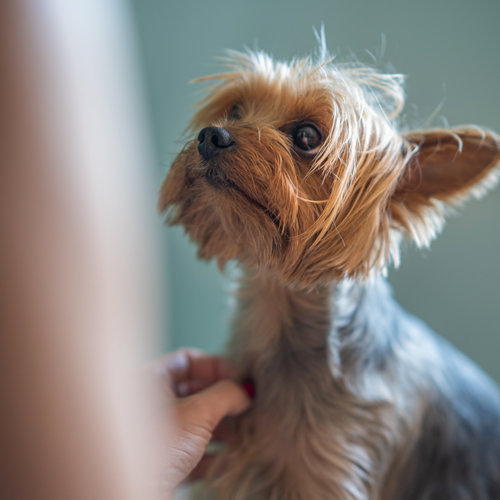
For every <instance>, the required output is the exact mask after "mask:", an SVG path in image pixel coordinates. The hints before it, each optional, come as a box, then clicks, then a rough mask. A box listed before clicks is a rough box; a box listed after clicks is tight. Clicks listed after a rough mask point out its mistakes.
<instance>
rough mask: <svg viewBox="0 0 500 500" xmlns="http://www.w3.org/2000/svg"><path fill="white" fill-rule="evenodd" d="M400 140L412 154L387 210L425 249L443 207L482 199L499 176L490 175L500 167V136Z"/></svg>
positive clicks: (456, 133)
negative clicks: (480, 196) (466, 200)
mask: <svg viewBox="0 0 500 500" xmlns="http://www.w3.org/2000/svg"><path fill="white" fill-rule="evenodd" d="M404 139H405V140H406V147H407V148H410V149H409V151H411V150H413V151H414V153H413V155H412V156H411V159H410V160H409V162H408V164H407V166H406V167H405V170H404V171H403V173H402V175H401V177H400V179H399V181H398V183H397V186H396V189H395V192H394V194H393V196H392V198H391V201H390V210H391V213H392V218H393V220H394V221H395V222H397V223H398V224H399V225H401V226H403V227H404V228H405V229H406V230H407V232H408V233H409V234H410V236H412V237H413V238H414V239H415V240H416V242H417V244H419V245H425V244H428V243H429V241H430V240H431V239H432V238H433V237H434V236H435V234H436V233H437V231H438V230H439V229H440V227H441V225H442V224H441V223H442V220H443V208H444V207H445V206H446V205H450V204H451V205H452V204H456V203H458V202H460V201H462V200H464V199H465V198H467V197H468V196H470V195H477V196H479V195H481V194H483V193H484V191H485V188H488V187H490V185H491V186H492V185H493V184H494V181H495V178H498V177H499V176H498V175H495V173H494V172H493V171H494V169H495V167H496V166H498V164H499V163H500V137H499V136H497V135H496V134H494V133H492V132H488V131H483V130H480V129H473V128H471V129H454V130H453V129H452V130H428V131H422V132H412V133H409V134H406V135H405V136H404ZM496 172H497V173H498V170H497V171H496Z"/></svg>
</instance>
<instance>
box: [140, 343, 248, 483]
mask: <svg viewBox="0 0 500 500" xmlns="http://www.w3.org/2000/svg"><path fill="white" fill-rule="evenodd" d="M149 370H151V372H152V373H154V374H155V376H156V378H157V379H158V380H159V381H160V383H161V385H162V389H163V391H164V392H165V393H166V396H167V398H168V400H169V401H168V402H169V405H168V407H169V410H168V411H170V412H171V414H172V418H171V420H173V423H174V425H175V428H174V431H173V432H170V436H171V437H170V440H169V441H170V442H168V443H167V445H166V446H167V450H166V453H165V455H164V456H166V463H165V462H164V463H163V466H164V467H166V469H167V476H168V483H169V485H168V487H169V488H170V490H171V491H173V490H174V489H175V487H177V486H178V485H179V484H180V483H181V482H183V481H185V480H186V479H187V478H188V477H189V478H200V477H203V475H204V473H205V471H206V469H207V467H208V465H209V462H210V460H211V459H212V458H213V457H211V456H203V455H204V452H205V449H206V446H207V444H208V443H209V442H210V440H211V439H212V436H213V435H214V431H215V430H216V428H217V426H218V424H219V423H220V421H221V420H222V419H223V418H224V417H227V416H235V415H238V414H240V413H242V412H244V411H245V410H247V409H248V408H249V406H250V398H249V397H248V395H247V393H246V392H245V391H244V390H243V389H242V388H241V387H240V386H238V385H237V384H236V383H235V382H233V381H232V380H230V376H231V371H230V368H229V366H228V365H227V363H226V362H225V361H224V360H223V359H222V358H220V357H215V356H209V355H207V354H205V353H203V352H201V351H197V350H194V349H181V350H178V351H175V352H173V353H170V354H167V355H166V356H164V357H163V358H160V359H159V360H157V361H154V362H153V363H151V364H150V365H149V366H148V371H149ZM218 434H219V436H220V435H221V432H219V433H218Z"/></svg>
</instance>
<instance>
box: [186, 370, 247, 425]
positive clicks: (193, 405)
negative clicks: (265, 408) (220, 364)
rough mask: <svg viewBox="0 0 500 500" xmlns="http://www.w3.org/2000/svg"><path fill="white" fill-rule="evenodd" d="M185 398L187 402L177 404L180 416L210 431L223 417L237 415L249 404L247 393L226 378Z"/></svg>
mask: <svg viewBox="0 0 500 500" xmlns="http://www.w3.org/2000/svg"><path fill="white" fill-rule="evenodd" d="M185 400H186V402H189V404H183V405H178V409H179V410H180V411H181V412H182V415H181V418H182V419H184V420H185V421H186V422H190V423H194V424H197V425H199V426H201V427H203V428H206V429H207V430H209V431H210V432H213V430H214V429H215V427H216V426H217V424H218V423H219V422H220V421H221V420H222V419H223V418H224V417H228V416H235V415H239V414H240V413H242V412H244V411H245V410H247V409H248V408H249V407H250V404H251V400H250V398H249V397H248V395H247V393H246V392H245V391H244V390H243V389H242V388H241V387H240V386H238V385H237V384H236V383H234V382H232V381H231V380H227V379H226V380H220V381H219V382H216V383H215V384H213V385H211V386H210V387H208V388H207V389H205V390H203V391H201V392H198V393H197V394H194V395H193V396H189V398H186V399H185ZM180 401H183V400H180Z"/></svg>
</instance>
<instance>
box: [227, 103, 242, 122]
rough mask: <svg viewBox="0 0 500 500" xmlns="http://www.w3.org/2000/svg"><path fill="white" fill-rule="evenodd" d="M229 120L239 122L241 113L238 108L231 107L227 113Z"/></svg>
mask: <svg viewBox="0 0 500 500" xmlns="http://www.w3.org/2000/svg"><path fill="white" fill-rule="evenodd" d="M229 118H230V119H231V120H241V112H240V108H239V106H237V105H236V106H233V109H232V110H231V113H229Z"/></svg>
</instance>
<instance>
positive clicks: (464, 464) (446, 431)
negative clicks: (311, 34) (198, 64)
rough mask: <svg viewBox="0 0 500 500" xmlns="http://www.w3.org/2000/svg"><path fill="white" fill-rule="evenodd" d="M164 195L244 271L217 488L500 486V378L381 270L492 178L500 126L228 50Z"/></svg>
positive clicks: (322, 63) (423, 496) (485, 489)
mask: <svg viewBox="0 0 500 500" xmlns="http://www.w3.org/2000/svg"><path fill="white" fill-rule="evenodd" d="M226 63H227V65H228V71H227V72H226V73H223V74H218V75H212V76H208V77H205V78H201V79H199V81H214V85H213V86H212V87H210V89H209V94H208V95H207V97H206V98H205V99H204V100H203V101H202V102H201V103H199V107H198V110H197V112H196V114H195V115H194V118H193V119H192V122H191V128H192V130H194V131H196V132H197V134H198V135H197V136H195V137H194V138H193V139H192V140H189V141H187V143H186V145H185V147H184V148H183V150H182V151H181V152H180V154H179V155H178V156H177V158H176V159H175V161H174V162H173V164H172V166H171V169H170V171H169V173H168V175H167V177H166V179H165V181H164V183H163V185H162V187H161V190H160V201H159V209H160V211H161V212H162V213H166V214H167V220H168V222H169V223H170V224H181V225H183V226H184V228H185V230H186V232H187V234H188V235H189V236H190V238H191V239H192V240H193V241H194V242H195V243H196V244H197V245H198V247H199V257H200V258H202V259H216V261H217V262H218V264H219V266H220V267H221V268H224V265H225V264H226V263H227V262H228V261H230V260H236V261H237V262H238V263H239V267H240V269H241V270H242V276H241V280H240V287H239V290H238V291H237V303H238V307H237V312H236V316H235V320H234V326H233V335H232V340H231V342H230V353H231V359H232V362H233V363H234V366H235V367H236V370H237V372H238V378H239V380H240V381H244V380H249V379H250V380H252V381H253V383H254V384H255V389H256V396H255V401H254V405H253V408H252V410H251V411H250V412H248V413H247V414H245V415H243V416H241V417H239V418H238V420H237V421H236V423H235V429H236V431H237V433H238V437H239V443H238V445H237V446H232V447H229V448H228V449H227V450H226V451H225V452H224V454H223V456H222V458H221V460H222V462H221V463H223V464H224V466H223V468H222V469H221V471H222V473H221V476H220V477H218V478H217V479H216V480H215V482H214V485H213V488H212V490H211V491H212V493H211V494H212V495H213V496H214V497H215V498H217V499H220V500H225V499H231V500H323V499H325V500H326V499H329V500H331V499H337V500H368V499H370V500H403V499H404V500H448V499H449V500H483V499H484V500H486V499H500V394H499V391H498V388H497V387H496V386H495V384H494V383H493V382H492V381H491V380H490V379H489V378H488V377H487V376H486V375H485V374H484V373H483V372H482V371H481V370H480V369H479V368H478V367H477V366H475V365H474V364H473V362H472V361H470V360H468V359H467V358H466V357H465V356H464V355H463V354H461V353H460V352H458V351H457V350H456V349H455V348H454V347H453V346H452V345H450V344H449V343H447V342H446V341H445V340H443V339H442V338H440V337H438V336H437V335H436V334H435V333H433V332H432V331H431V330H430V329H429V328H428V327H427V326H426V325H425V324H424V323H423V322H421V321H420V320H418V319H417V318H415V317H413V316H411V315H410V314H408V313H407V312H405V311H404V310H403V309H402V308H401V307H400V306H399V305H398V304H397V303H396V302H395V300H394V299H393V298H392V296H391V291H390V289H389V286H388V284H387V283H386V281H385V278H384V276H385V273H386V270H387V267H388V266H389V265H398V264H399V254H400V246H401V243H402V241H403V240H410V241H413V242H414V243H416V245H417V246H419V247H425V246H427V245H429V243H430V242H431V241H432V240H433V239H434V237H435V236H436V235H437V234H438V233H439V231H440V229H441V228H442V226H443V222H444V217H445V216H446V215H447V214H448V212H449V211H450V210H451V209H452V207H454V206H456V205H457V204H460V203H461V202H463V201H464V200H466V199H467V198H469V197H471V196H481V195H482V194H484V193H485V192H486V191H487V190H488V189H489V188H491V187H492V186H493V185H494V184H495V182H496V181H497V180H498V178H499V170H498V168H497V166H498V164H499V163H500V137H499V136H497V135H495V134H494V133H493V132H491V131H488V130H484V129H481V128H479V127H472V126H469V127H458V128H451V129H447V130H445V129H431V130H421V131H406V132H403V131H401V130H400V127H399V124H398V115H399V114H400V112H401V110H402V108H403V105H404V91H403V86H402V85H403V78H402V76H401V75H394V74H384V73H382V72H379V71H377V70H376V69H374V68H371V67H367V66H364V65H361V64H358V63H344V64H340V63H339V64H337V63H336V62H335V61H334V60H333V59H332V58H330V57H329V56H328V54H327V52H326V49H325V48H324V47H322V49H321V50H320V54H319V55H318V56H317V57H316V58H305V59H296V60H293V61H292V62H290V63H284V62H276V61H274V60H273V58H272V57H270V56H269V55H266V54H265V53H263V52H251V51H249V52H247V53H239V52H228V57H227V58H226Z"/></svg>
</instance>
